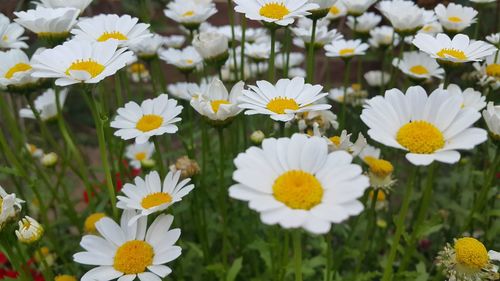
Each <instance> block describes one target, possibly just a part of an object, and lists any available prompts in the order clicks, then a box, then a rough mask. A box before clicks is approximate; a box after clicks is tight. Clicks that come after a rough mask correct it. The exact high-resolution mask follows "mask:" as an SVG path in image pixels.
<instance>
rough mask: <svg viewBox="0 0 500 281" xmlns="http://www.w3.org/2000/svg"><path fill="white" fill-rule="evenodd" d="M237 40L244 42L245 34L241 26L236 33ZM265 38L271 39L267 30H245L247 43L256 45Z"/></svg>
mask: <svg viewBox="0 0 500 281" xmlns="http://www.w3.org/2000/svg"><path fill="white" fill-rule="evenodd" d="M234 32H235V34H234V36H235V39H236V40H238V41H239V42H241V41H242V40H243V32H242V30H241V26H240V27H239V28H237V29H236V30H235V31H234ZM263 37H269V35H268V34H267V29H265V28H248V27H247V29H246V30H245V42H248V43H254V42H255V41H257V40H259V39H260V38H263Z"/></svg>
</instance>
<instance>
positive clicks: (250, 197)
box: [229, 134, 369, 234]
mask: <svg viewBox="0 0 500 281" xmlns="http://www.w3.org/2000/svg"><path fill="white" fill-rule="evenodd" d="M234 164H235V165H236V171H234V173H233V179H234V180H235V181H236V184H234V185H233V186H231V187H230V188H229V196H230V197H232V198H234V199H238V200H242V201H247V202H248V206H249V207H250V208H251V209H253V210H255V211H257V212H259V213H260V218H261V220H262V222H263V223H265V224H268V225H274V224H279V225H280V226H281V227H283V228H303V229H305V230H307V231H309V232H311V233H315V234H324V233H327V232H328V231H329V230H330V228H331V224H332V223H341V222H343V221H345V220H346V219H348V218H349V217H350V216H355V215H358V214H359V213H361V211H362V210H363V204H361V202H359V201H358V198H360V197H361V196H362V195H363V193H364V191H365V190H366V188H367V187H368V185H369V183H368V178H367V177H366V176H364V175H362V170H361V168H360V167H359V166H358V165H356V164H352V156H351V155H349V154H348V153H346V152H344V151H336V152H333V153H328V145H327V142H326V141H325V140H324V139H323V138H320V137H308V136H307V135H303V134H294V135H293V136H292V137H291V138H280V139H274V138H270V139H265V140H264V141H263V143H262V148H258V147H251V148H249V149H248V150H247V151H246V152H244V153H240V154H239V155H238V157H236V159H235V160H234Z"/></svg>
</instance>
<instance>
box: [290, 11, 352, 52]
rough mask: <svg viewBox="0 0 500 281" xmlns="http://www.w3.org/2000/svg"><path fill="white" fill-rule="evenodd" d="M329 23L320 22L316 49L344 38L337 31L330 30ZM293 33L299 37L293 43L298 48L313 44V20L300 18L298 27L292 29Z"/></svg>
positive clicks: (315, 40) (315, 43) (317, 29)
mask: <svg viewBox="0 0 500 281" xmlns="http://www.w3.org/2000/svg"><path fill="white" fill-rule="evenodd" d="M328 24H329V22H328V21H327V20H324V19H322V20H319V21H318V22H317V26H316V35H315V39H314V47H316V48H323V46H325V45H326V44H328V43H330V42H332V41H335V40H339V39H342V38H344V36H343V35H342V34H341V33H340V32H338V31H337V29H332V30H329V29H328ZM291 30H292V32H293V33H294V34H295V36H297V38H294V40H293V42H294V44H295V45H296V46H299V47H301V48H304V47H306V46H308V45H309V44H310V43H311V34H312V20H311V19H308V18H300V19H299V21H298V23H297V27H292V28H291Z"/></svg>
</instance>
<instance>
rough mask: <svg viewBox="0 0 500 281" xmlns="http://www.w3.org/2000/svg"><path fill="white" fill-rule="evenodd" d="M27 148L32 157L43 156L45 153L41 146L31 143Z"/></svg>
mask: <svg viewBox="0 0 500 281" xmlns="http://www.w3.org/2000/svg"><path fill="white" fill-rule="evenodd" d="M26 150H27V151H28V152H29V154H30V155H31V157H34V158H41V157H42V156H43V154H44V153H43V150H42V149H41V148H38V147H37V146H36V145H34V144H31V143H27V144H26Z"/></svg>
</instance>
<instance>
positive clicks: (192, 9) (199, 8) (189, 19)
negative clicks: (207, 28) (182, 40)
mask: <svg viewBox="0 0 500 281" xmlns="http://www.w3.org/2000/svg"><path fill="white" fill-rule="evenodd" d="M163 13H164V14H165V16H166V17H167V18H170V19H171V20H173V21H175V22H177V23H180V24H182V25H183V26H185V27H186V28H188V29H196V28H197V27H198V26H199V25H200V24H201V23H203V22H206V21H207V19H208V18H210V17H211V16H213V15H215V14H216V13H217V9H216V8H215V4H214V3H212V2H211V1H206V2H205V3H200V2H199V1H193V0H175V1H171V2H170V3H168V5H167V8H166V9H165V10H164V11H163Z"/></svg>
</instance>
